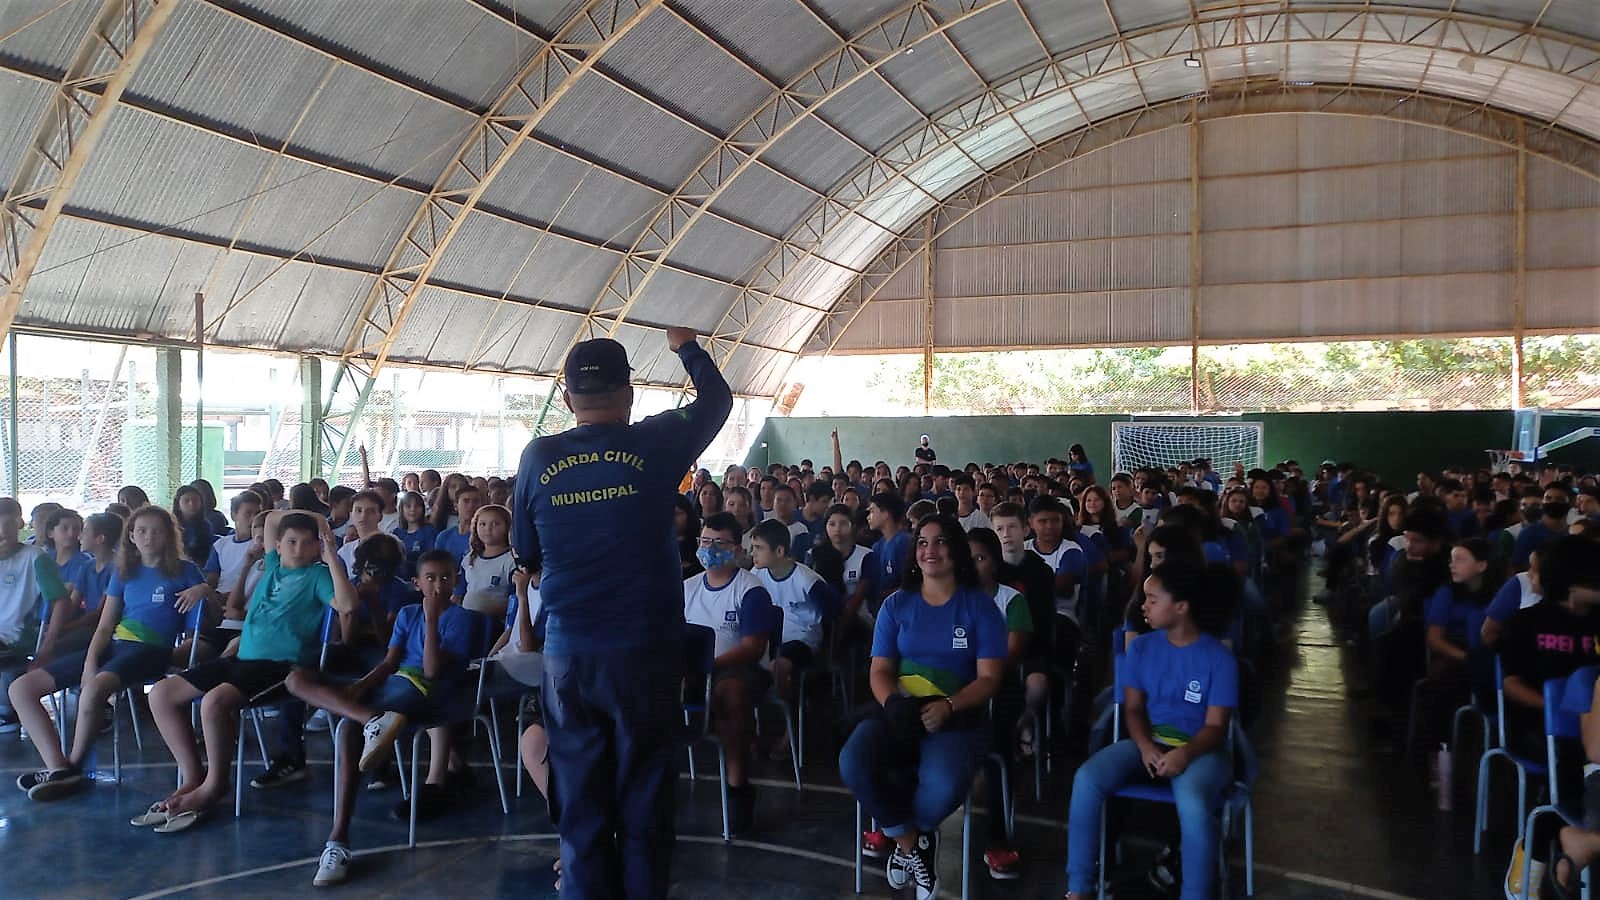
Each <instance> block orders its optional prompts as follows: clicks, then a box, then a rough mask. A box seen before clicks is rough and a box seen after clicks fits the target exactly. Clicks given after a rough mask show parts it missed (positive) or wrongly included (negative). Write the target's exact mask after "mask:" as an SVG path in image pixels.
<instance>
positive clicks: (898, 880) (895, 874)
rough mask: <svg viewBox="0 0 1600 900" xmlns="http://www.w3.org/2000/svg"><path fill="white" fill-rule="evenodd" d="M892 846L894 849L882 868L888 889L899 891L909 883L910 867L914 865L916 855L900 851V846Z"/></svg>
mask: <svg viewBox="0 0 1600 900" xmlns="http://www.w3.org/2000/svg"><path fill="white" fill-rule="evenodd" d="M891 843H893V844H894V849H893V850H892V851H890V853H889V862H888V863H887V864H886V865H885V867H884V873H883V874H884V877H885V878H887V879H889V887H892V888H894V889H895V890H897V891H898V890H901V889H902V888H904V887H905V886H906V885H908V884H910V883H911V866H913V865H915V864H916V860H917V857H916V854H915V853H906V852H904V851H902V850H901V849H900V844H899V843H896V842H891Z"/></svg>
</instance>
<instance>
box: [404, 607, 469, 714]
mask: <svg viewBox="0 0 1600 900" xmlns="http://www.w3.org/2000/svg"><path fill="white" fill-rule="evenodd" d="M476 615H478V613H475V612H472V611H471V610H468V609H463V608H462V607H459V606H456V605H455V604H451V605H449V606H446V607H445V608H444V609H443V610H441V611H440V613H439V649H440V650H443V651H444V653H445V664H444V669H443V671H441V672H440V673H439V677H438V678H434V679H429V678H428V677H427V676H425V675H423V641H424V640H426V638H427V635H426V633H425V632H424V631H423V628H424V627H425V626H426V625H427V619H426V618H425V617H424V616H423V614H422V604H421V603H413V604H411V605H410V606H407V607H405V608H403V609H401V610H400V614H399V615H398V616H396V617H395V620H394V634H393V635H392V636H391V637H390V638H389V646H390V647H399V648H401V649H402V650H404V651H405V655H404V656H402V657H401V659H400V668H399V670H398V672H397V674H399V675H400V676H401V677H403V678H405V679H406V680H407V681H410V682H411V683H412V684H413V685H416V688H417V690H419V691H421V692H422V695H423V696H424V697H427V696H432V694H433V691H434V690H435V689H436V688H438V687H439V686H440V685H450V684H455V683H458V682H459V681H460V680H461V678H462V677H463V676H464V675H466V672H467V663H469V662H471V661H472V659H471V658H472V636H473V627H472V626H473V621H472V619H473V616H476Z"/></svg>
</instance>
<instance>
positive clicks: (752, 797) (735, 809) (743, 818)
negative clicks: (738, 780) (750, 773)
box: [728, 784, 756, 837]
mask: <svg viewBox="0 0 1600 900" xmlns="http://www.w3.org/2000/svg"><path fill="white" fill-rule="evenodd" d="M755 819H756V791H755V788H754V787H752V786H750V785H748V784H743V785H740V786H738V787H734V786H732V785H729V786H728V835H729V837H738V836H740V835H742V834H746V833H748V832H749V831H750V829H751V828H752V827H754V825H755Z"/></svg>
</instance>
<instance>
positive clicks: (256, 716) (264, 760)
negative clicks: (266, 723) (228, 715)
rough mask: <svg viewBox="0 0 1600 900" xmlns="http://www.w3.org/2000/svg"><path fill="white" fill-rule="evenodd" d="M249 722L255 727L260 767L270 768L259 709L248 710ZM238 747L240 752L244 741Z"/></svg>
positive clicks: (270, 761) (270, 762) (270, 760)
mask: <svg viewBox="0 0 1600 900" xmlns="http://www.w3.org/2000/svg"><path fill="white" fill-rule="evenodd" d="M329 715H332V714H331V713H330V714H329ZM243 724H244V723H242V722H241V723H240V725H243ZM250 724H251V726H252V727H254V728H255V732H256V750H257V751H258V752H259V753H260V754H261V768H263V769H270V768H271V767H272V759H271V758H270V757H268V756H267V741H266V738H263V737H262V736H261V710H259V709H251V710H250ZM239 748H240V752H241V753H242V752H243V751H244V743H243V741H241V742H240V744H239ZM240 759H241V760H242V759H244V757H242V756H241V757H240ZM240 765H241V766H243V763H242V762H241V763H240Z"/></svg>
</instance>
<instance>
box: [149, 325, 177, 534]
mask: <svg viewBox="0 0 1600 900" xmlns="http://www.w3.org/2000/svg"><path fill="white" fill-rule="evenodd" d="M154 443H155V451H156V472H155V476H156V477H155V489H156V490H155V494H156V496H155V500H156V502H157V503H160V502H161V500H162V498H164V497H171V496H172V495H173V494H174V493H176V492H177V490H178V485H180V484H182V483H183V356H182V351H180V350H178V349H177V348H176V347H162V348H160V349H158V350H156V430H155V441H154ZM169 502H170V501H169Z"/></svg>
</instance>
